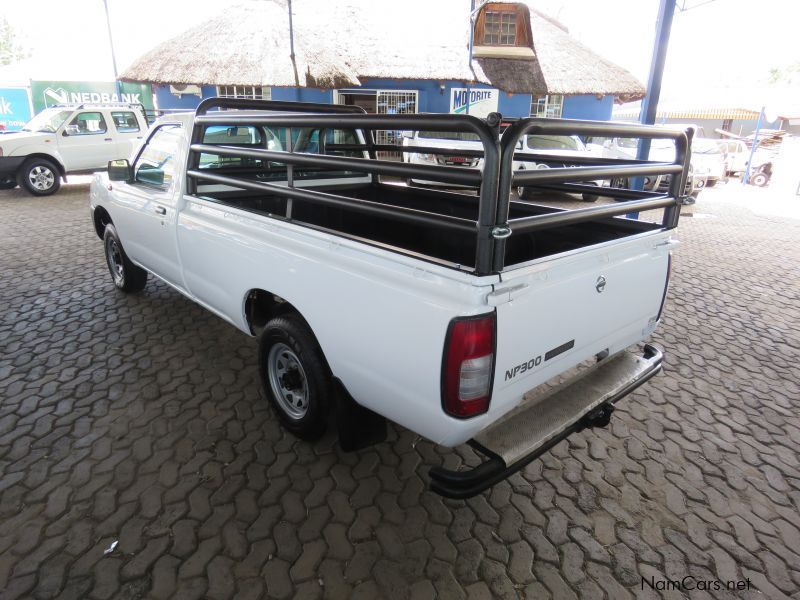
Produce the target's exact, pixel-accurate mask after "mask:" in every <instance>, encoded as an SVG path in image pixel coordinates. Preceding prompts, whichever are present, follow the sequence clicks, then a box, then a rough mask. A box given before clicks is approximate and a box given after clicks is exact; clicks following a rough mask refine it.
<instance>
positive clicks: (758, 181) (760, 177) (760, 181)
mask: <svg viewBox="0 0 800 600" xmlns="http://www.w3.org/2000/svg"><path fill="white" fill-rule="evenodd" d="M768 181H769V177H767V175H766V174H765V173H756V174H755V175H753V176H752V177H751V178H750V183H752V184H753V185H756V186H758V187H764V186H765V185H767V182H768Z"/></svg>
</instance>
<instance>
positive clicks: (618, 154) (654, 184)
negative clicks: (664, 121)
mask: <svg viewBox="0 0 800 600" xmlns="http://www.w3.org/2000/svg"><path fill="white" fill-rule="evenodd" d="M665 129H666V128H665ZM669 129H674V127H670V128H669ZM638 147H639V140H638V139H635V138H630V137H613V138H608V137H602V136H592V137H590V138H588V140H587V148H589V149H590V150H591V151H592V152H594V153H596V154H598V155H599V156H601V157H603V158H619V159H630V158H636V152H637V150H638ZM692 156H694V155H692ZM648 159H649V160H652V161H658V162H671V161H673V160H674V159H675V146H674V144H671V143H669V142H668V141H667V140H664V139H657V138H656V139H653V140H651V142H650V153H649V155H648ZM706 181H707V174H706V173H699V172H697V170H696V169H695V166H694V160H692V164H691V165H690V168H689V172H688V173H687V175H686V188H685V191H684V197H685V198H686V202H687V203H693V202H694V201H695V200H697V197H698V195H699V194H700V191H701V190H702V189H703V188H704V187H705V186H706ZM669 182H670V176H669V175H663V176H662V175H653V176H646V177H644V189H645V190H649V191H658V192H663V191H665V190H666V189H667V188H668V187H669ZM629 183H630V182H629V181H628V179H627V178H615V179H613V180H609V181H608V182H604V185H610V186H611V187H614V186H616V187H620V186H621V187H627V186H628V185H629Z"/></svg>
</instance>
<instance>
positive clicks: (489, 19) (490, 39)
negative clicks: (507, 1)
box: [483, 10, 517, 46]
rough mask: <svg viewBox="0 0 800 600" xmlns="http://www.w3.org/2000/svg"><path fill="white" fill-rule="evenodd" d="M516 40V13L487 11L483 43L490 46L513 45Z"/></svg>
mask: <svg viewBox="0 0 800 600" xmlns="http://www.w3.org/2000/svg"><path fill="white" fill-rule="evenodd" d="M516 42H517V13H516V12H511V11H507V10H504V11H487V12H486V24H485V25H484V29H483V43H484V44H486V45H490V46H514V45H515V44H516Z"/></svg>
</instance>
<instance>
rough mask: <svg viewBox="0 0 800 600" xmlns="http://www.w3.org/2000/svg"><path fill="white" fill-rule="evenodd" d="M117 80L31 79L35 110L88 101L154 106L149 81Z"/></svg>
mask: <svg viewBox="0 0 800 600" xmlns="http://www.w3.org/2000/svg"><path fill="white" fill-rule="evenodd" d="M119 92H120V93H117V85H116V84H115V83H114V82H113V81H31V97H32V100H33V110H34V112H37V113H38V112H39V111H41V110H44V109H45V108H47V107H49V106H55V105H56V104H75V103H87V102H129V103H131V104H144V107H145V108H153V92H152V90H151V89H150V86H149V85H148V84H143V83H120V90H119Z"/></svg>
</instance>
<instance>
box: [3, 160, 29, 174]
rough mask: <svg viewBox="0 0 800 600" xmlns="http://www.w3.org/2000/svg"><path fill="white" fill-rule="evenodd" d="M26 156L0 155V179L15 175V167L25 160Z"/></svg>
mask: <svg viewBox="0 0 800 600" xmlns="http://www.w3.org/2000/svg"><path fill="white" fill-rule="evenodd" d="M26 158H27V157H26V156H0V179H10V178H13V177H16V175H17V169H19V168H20V167H21V166H22V163H24V162H25V159H26Z"/></svg>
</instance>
